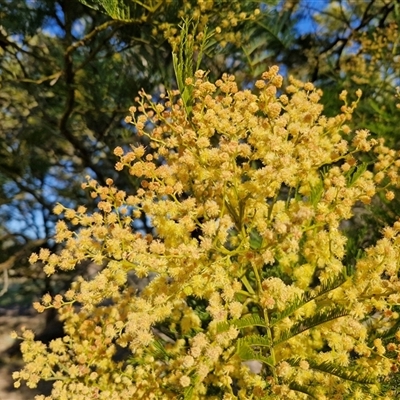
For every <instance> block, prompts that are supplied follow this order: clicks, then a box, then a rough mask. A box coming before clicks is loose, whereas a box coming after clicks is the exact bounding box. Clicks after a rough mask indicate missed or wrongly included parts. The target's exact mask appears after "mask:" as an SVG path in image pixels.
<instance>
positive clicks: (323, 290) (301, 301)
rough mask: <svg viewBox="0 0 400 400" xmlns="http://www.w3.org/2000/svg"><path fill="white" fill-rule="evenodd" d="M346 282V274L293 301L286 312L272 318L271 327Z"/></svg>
mask: <svg viewBox="0 0 400 400" xmlns="http://www.w3.org/2000/svg"><path fill="white" fill-rule="evenodd" d="M344 282H346V274H340V275H338V276H336V277H334V278H332V279H330V280H328V281H327V282H326V283H324V284H322V285H320V286H319V287H318V288H316V289H315V290H313V291H309V292H306V293H303V295H302V296H300V297H297V298H296V299H295V300H293V302H292V303H290V305H288V306H287V307H286V308H285V310H283V311H282V312H280V313H278V314H275V315H274V316H273V317H272V318H271V326H274V325H276V324H277V323H278V322H280V321H282V320H283V319H284V318H286V317H289V316H290V315H292V314H293V313H294V312H296V311H297V310H299V309H300V308H301V307H303V306H305V305H306V304H307V303H309V302H310V301H313V300H315V301H317V300H318V299H319V298H321V297H322V296H324V295H326V294H327V293H328V292H330V291H332V290H335V289H337V288H338V287H339V286H341V285H342V284H343V283H344Z"/></svg>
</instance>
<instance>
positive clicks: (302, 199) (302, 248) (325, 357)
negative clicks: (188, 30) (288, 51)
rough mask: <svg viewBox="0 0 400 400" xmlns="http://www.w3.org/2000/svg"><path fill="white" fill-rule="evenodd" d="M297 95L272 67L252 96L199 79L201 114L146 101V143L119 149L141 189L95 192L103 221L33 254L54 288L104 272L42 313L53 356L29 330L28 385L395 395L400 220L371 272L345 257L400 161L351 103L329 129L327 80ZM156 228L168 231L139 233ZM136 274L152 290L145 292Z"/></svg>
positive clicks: (100, 394)
mask: <svg viewBox="0 0 400 400" xmlns="http://www.w3.org/2000/svg"><path fill="white" fill-rule="evenodd" d="M282 81H283V78H282V77H281V76H280V75H279V74H278V68H277V67H272V68H270V70H269V71H268V72H265V73H264V74H263V75H262V79H261V80H259V81H257V82H256V84H255V88H254V90H253V91H251V90H239V88H238V87H237V84H236V82H235V79H234V77H232V76H227V75H224V76H223V77H222V78H221V79H220V80H217V81H216V82H215V83H211V82H209V81H208V80H207V76H206V74H205V73H204V72H203V71H198V72H197V73H196V74H195V76H194V77H193V78H192V79H187V80H186V85H187V87H188V88H190V90H191V93H192V96H193V98H192V99H191V100H190V104H188V103H187V102H184V101H182V99H181V97H180V95H179V93H177V92H172V93H170V94H169V96H168V97H165V98H164V99H163V100H162V101H161V102H160V103H158V104H155V103H153V102H152V101H151V99H150V97H149V96H147V95H146V94H145V93H142V94H141V96H140V98H138V105H137V107H132V109H131V112H132V115H131V116H130V117H128V118H127V122H129V123H132V124H133V125H134V126H135V128H136V132H137V135H139V136H142V137H147V143H148V145H146V146H138V147H132V148H131V149H130V150H129V151H126V150H124V149H122V148H120V147H118V148H116V149H115V151H114V154H115V155H116V156H117V157H118V162H117V163H116V170H117V171H122V170H123V169H126V170H127V171H128V172H129V174H130V175H131V176H132V177H134V178H135V179H137V181H138V182H139V185H140V186H139V188H137V189H132V193H127V192H125V191H122V190H118V189H117V188H116V187H115V186H114V184H113V181H112V180H111V179H109V180H108V182H107V186H105V187H102V186H100V185H99V184H98V183H97V182H96V181H94V180H91V179H90V178H88V181H87V183H85V184H84V185H83V187H84V188H85V189H87V190H89V191H90V193H91V195H92V197H93V198H95V199H97V200H98V211H97V212H95V213H93V214H88V213H87V211H86V209H85V208H84V207H80V208H78V209H77V210H76V211H75V210H71V209H67V208H65V207H63V206H62V205H57V206H56V208H55V212H56V214H63V215H64V220H61V221H60V222H59V223H58V225H57V233H56V235H55V240H56V241H57V242H60V243H64V248H63V250H62V251H61V252H60V253H59V254H50V252H48V251H46V250H42V251H40V252H39V254H33V255H32V256H31V262H32V263H37V262H42V263H43V264H44V270H45V272H46V273H47V274H49V275H50V274H53V273H54V272H55V271H56V270H57V269H61V270H70V269H73V268H75V266H76V265H77V264H79V263H83V262H84V261H86V260H91V261H92V262H95V263H96V264H98V265H99V266H100V267H101V268H100V269H99V272H98V274H97V275H95V276H94V277H93V278H92V279H88V280H85V279H83V278H79V279H77V280H76V281H75V282H74V283H73V285H72V287H71V288H70V290H68V291H67V292H66V293H65V294H63V295H62V296H61V295H58V296H55V297H54V298H51V296H49V295H47V296H45V297H44V298H43V299H42V302H41V303H36V305H35V306H36V308H37V309H38V311H43V310H44V309H46V308H49V307H55V308H57V309H58V310H59V313H60V318H62V319H63V320H64V322H65V334H66V335H65V337H64V338H62V339H57V340H54V341H52V342H51V343H50V344H49V345H48V346H45V345H43V344H41V343H38V342H35V340H34V336H33V334H32V333H31V332H29V331H26V332H24V333H23V337H24V341H23V344H22V351H23V354H24V359H25V363H26V365H25V367H24V368H23V369H22V370H21V371H20V372H16V373H15V374H14V378H15V380H16V385H19V383H20V381H21V380H24V381H26V382H27V383H28V385H29V386H31V387H35V386H36V384H37V382H38V381H39V380H41V379H46V380H53V381H55V383H54V388H53V392H52V395H51V396H49V397H46V398H45V397H44V396H37V397H36V399H37V400H43V399H46V400H50V399H54V400H55V399H60V400H61V399H69V398H71V395H72V394H73V398H74V399H76V400H79V399H88V398H91V399H92V398H93V399H95V398H96V399H107V400H112V399H121V398H127V399H133V398H134V399H177V398H183V399H193V400H194V399H224V400H230V399H249V398H253V399H265V398H268V399H274V398H276V399H307V398H309V397H308V396H314V397H315V398H318V399H321V400H322V399H336V398H338V399H339V398H352V399H374V398H377V397H376V396H378V395H380V394H382V393H381V387H380V383H381V382H382V380H383V378H386V377H388V376H390V373H391V371H396V369H397V364H398V360H397V358H398V356H397V355H398V353H399V350H400V345H399V339H400V330H399V331H398V330H397V326H398V325H399V322H398V321H399V315H398V313H397V312H396V311H395V309H394V307H395V306H397V304H398V303H399V300H400V282H399V278H398V276H399V263H398V260H399V259H400V246H399V245H400V237H399V232H400V222H397V223H396V224H395V225H394V226H393V227H388V228H386V229H385V230H384V232H383V237H382V239H381V240H380V241H379V242H378V243H376V245H375V246H373V247H370V248H368V249H366V250H365V251H364V252H363V253H362V254H361V255H360V256H359V257H358V258H357V259H348V257H347V258H346V255H347V252H348V247H347V237H346V235H345V232H344V231H343V229H342V222H343V221H346V220H350V219H351V218H352V216H353V212H354V211H353V210H354V207H355V205H359V204H364V205H368V204H369V203H370V202H371V201H372V199H373V197H374V196H375V194H376V193H377V192H378V191H382V192H383V193H385V195H386V197H387V199H388V201H389V200H391V199H392V198H393V196H394V195H393V192H392V191H391V189H390V188H391V187H398V186H399V182H400V180H399V176H398V167H399V165H400V160H399V159H398V158H397V153H396V152H394V151H392V150H390V149H388V148H387V147H386V146H385V145H384V143H383V141H381V140H374V139H369V137H368V132H367V131H365V130H360V131H356V132H354V133H353V132H351V129H350V128H349V126H348V125H347V123H348V121H349V120H350V119H351V115H352V112H353V111H354V109H355V107H356V105H357V102H353V103H351V104H348V103H347V100H346V93H343V94H342V99H343V101H344V106H343V107H342V110H341V113H340V114H339V115H337V116H336V117H331V118H328V117H325V116H324V115H322V108H323V107H322V105H321V104H320V103H319V101H320V97H321V92H320V91H319V90H317V89H316V88H315V87H314V86H313V85H312V84H311V83H305V84H304V83H302V82H299V81H297V80H295V79H291V80H290V85H289V86H287V87H286V89H285V90H283V89H282ZM357 96H358V97H360V96H361V93H357ZM357 101H358V100H357ZM366 152H368V153H370V154H371V155H372V156H373V157H375V159H376V163H375V165H374V166H369V165H366V164H363V163H362V161H360V160H362V154H363V153H366ZM144 216H145V218H147V219H148V220H149V221H151V225H152V226H153V227H154V228H153V233H152V234H147V235H145V234H143V233H141V232H138V231H136V230H135V229H134V222H135V221H136V220H138V219H139V218H143V217H144ZM65 220H67V222H65ZM68 221H69V222H68ZM71 224H72V225H74V226H79V229H78V230H76V229H75V228H74V229H72V228H69V226H71ZM133 273H134V274H136V275H137V276H138V277H139V278H145V277H151V280H150V283H149V284H148V285H147V286H146V287H145V288H144V289H143V290H142V291H140V292H135V290H134V289H133V288H132V287H131V285H130V284H129V277H130V275H131V274H133ZM388 338H390V340H389V339H388ZM249 360H256V361H257V362H258V363H259V364H260V366H261V371H260V372H259V373H254V372H252V370H250V369H249V368H248V366H247V364H246V363H245V361H249ZM346 396H351V397H346ZM388 396H389V397H387V398H388V399H389V398H392V397H390V394H389V395H388ZM383 398H384V397H383Z"/></svg>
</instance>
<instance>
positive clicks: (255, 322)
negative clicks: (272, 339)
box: [217, 314, 265, 333]
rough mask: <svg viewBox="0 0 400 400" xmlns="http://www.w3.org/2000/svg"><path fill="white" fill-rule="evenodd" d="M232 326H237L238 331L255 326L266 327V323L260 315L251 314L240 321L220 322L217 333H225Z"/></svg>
mask: <svg viewBox="0 0 400 400" xmlns="http://www.w3.org/2000/svg"><path fill="white" fill-rule="evenodd" d="M232 325H234V326H236V327H237V328H238V329H243V328H252V327H255V326H261V327H265V321H264V320H263V319H262V318H261V317H260V316H259V315H258V314H251V315H247V316H245V317H242V318H239V319H233V320H231V321H224V322H220V323H219V324H218V326H217V332H219V333H221V332H225V331H227V330H228V329H229V328H230V327H231V326H232Z"/></svg>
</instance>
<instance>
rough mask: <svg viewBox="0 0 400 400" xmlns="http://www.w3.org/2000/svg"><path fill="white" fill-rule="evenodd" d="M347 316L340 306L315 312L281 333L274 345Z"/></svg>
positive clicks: (346, 312)
mask: <svg viewBox="0 0 400 400" xmlns="http://www.w3.org/2000/svg"><path fill="white" fill-rule="evenodd" d="M346 315H348V311H347V310H346V309H345V308H344V307H342V306H333V307H330V308H323V309H321V310H319V311H317V312H316V313H315V314H314V315H313V316H312V317H309V318H305V319H303V320H302V321H300V322H298V323H296V324H295V325H293V326H292V327H291V328H290V329H288V330H286V331H284V332H283V333H281V335H280V336H279V337H278V338H276V340H274V345H277V344H280V343H283V342H285V341H287V340H289V339H291V338H292V337H294V336H296V335H299V334H300V333H303V332H305V331H308V330H309V329H311V328H315V327H316V326H319V325H323V324H326V323H327V322H329V321H333V320H334V319H338V318H341V317H344V316H346Z"/></svg>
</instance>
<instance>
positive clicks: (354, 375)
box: [308, 360, 376, 385]
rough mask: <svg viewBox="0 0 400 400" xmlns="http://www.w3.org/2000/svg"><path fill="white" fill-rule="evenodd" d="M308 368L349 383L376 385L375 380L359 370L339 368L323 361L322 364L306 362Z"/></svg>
mask: <svg viewBox="0 0 400 400" xmlns="http://www.w3.org/2000/svg"><path fill="white" fill-rule="evenodd" d="M308 364H309V366H310V368H312V369H314V370H317V371H321V372H324V373H327V374H330V375H334V376H337V377H338V378H341V379H344V380H346V381H349V382H353V383H358V384H364V385H371V384H374V383H376V381H375V379H372V378H370V377H369V376H367V375H366V374H365V373H364V372H363V371H362V369H360V368H351V367H348V366H347V367H346V368H343V367H340V366H338V365H336V364H334V363H331V362H328V361H325V362H323V363H316V362H315V361H312V360H308Z"/></svg>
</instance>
